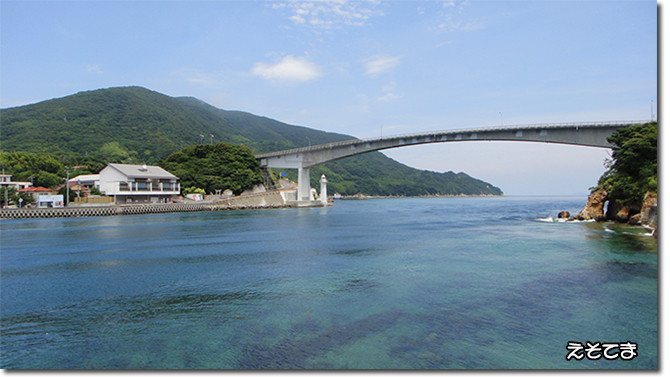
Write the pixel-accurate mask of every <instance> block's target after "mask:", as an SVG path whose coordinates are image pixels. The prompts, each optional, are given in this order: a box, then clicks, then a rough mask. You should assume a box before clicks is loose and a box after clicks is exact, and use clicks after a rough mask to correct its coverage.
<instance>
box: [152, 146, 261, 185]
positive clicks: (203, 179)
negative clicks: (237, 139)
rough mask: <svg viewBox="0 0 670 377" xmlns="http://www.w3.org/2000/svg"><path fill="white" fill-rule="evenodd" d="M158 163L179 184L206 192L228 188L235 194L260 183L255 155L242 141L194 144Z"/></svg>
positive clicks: (259, 172)
mask: <svg viewBox="0 0 670 377" xmlns="http://www.w3.org/2000/svg"><path fill="white" fill-rule="evenodd" d="M160 165H161V166H162V167H163V168H164V169H165V170H167V171H169V172H171V173H172V174H174V175H176V176H177V177H179V181H180V182H181V186H182V187H185V188H188V187H197V188H202V189H204V190H205V192H207V193H216V191H217V190H226V189H230V190H232V191H233V193H235V194H236V195H239V194H241V193H242V192H243V191H244V190H246V189H250V188H252V187H253V186H254V185H256V184H260V183H263V177H262V176H261V171H260V168H259V167H258V162H257V161H256V158H255V157H254V155H253V153H251V150H250V149H249V148H247V147H245V146H243V145H231V144H226V143H219V144H216V145H196V146H194V147H189V148H186V149H183V150H181V151H179V152H175V153H173V154H171V155H170V156H168V157H167V158H166V159H165V160H163V161H161V163H160Z"/></svg>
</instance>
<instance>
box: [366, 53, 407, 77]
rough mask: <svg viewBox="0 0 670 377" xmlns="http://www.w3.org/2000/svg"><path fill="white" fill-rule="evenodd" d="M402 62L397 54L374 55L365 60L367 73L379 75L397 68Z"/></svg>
mask: <svg viewBox="0 0 670 377" xmlns="http://www.w3.org/2000/svg"><path fill="white" fill-rule="evenodd" d="M399 63H400V58H399V57H397V56H374V57H371V58H369V59H367V60H366V61H365V74H366V75H368V76H370V77H377V76H379V75H381V74H383V73H385V72H388V71H390V70H392V69H393V68H395V67H396V66H397V65H398V64H399Z"/></svg>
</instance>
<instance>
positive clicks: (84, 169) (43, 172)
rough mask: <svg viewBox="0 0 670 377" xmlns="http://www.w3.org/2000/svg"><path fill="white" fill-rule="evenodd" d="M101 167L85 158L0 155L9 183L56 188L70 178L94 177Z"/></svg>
mask: <svg viewBox="0 0 670 377" xmlns="http://www.w3.org/2000/svg"><path fill="white" fill-rule="evenodd" d="M104 167H105V164H104V163H102V162H100V161H97V160H95V159H92V158H88V157H85V156H75V155H72V154H69V155H66V154H48V153H30V152H0V168H1V169H3V170H4V171H5V173H6V174H11V175H12V180H13V181H23V182H32V183H33V186H41V187H47V188H56V187H58V186H61V185H63V184H65V177H67V170H69V171H70V178H74V177H76V176H78V175H82V174H97V173H98V172H99V171H100V170H102V168H104Z"/></svg>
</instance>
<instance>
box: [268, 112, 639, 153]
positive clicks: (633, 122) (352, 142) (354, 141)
mask: <svg viewBox="0 0 670 377" xmlns="http://www.w3.org/2000/svg"><path fill="white" fill-rule="evenodd" d="M649 122H650V121H648V120H631V121H609V122H571V123H570V122H569V123H536V124H521V125H510V126H495V127H479V128H477V127H475V128H460V129H450V130H438V131H426V132H418V133H408V134H398V135H390V136H381V137H372V138H366V139H350V140H344V141H336V142H333V143H326V144H319V145H312V146H308V147H300V148H293V149H287V150H283V151H276V152H268V153H262V154H259V155H257V156H256V158H268V157H276V156H284V155H289V154H293V153H296V154H297V153H304V152H311V151H320V150H323V149H329V148H337V147H344V146H349V145H356V144H361V143H370V142H377V141H384V140H395V139H407V138H414V137H426V136H432V135H445V134H461V133H473V132H493V131H521V130H528V129H559V128H575V127H577V128H580V127H588V128H605V127H626V126H632V125H637V124H645V123H649Z"/></svg>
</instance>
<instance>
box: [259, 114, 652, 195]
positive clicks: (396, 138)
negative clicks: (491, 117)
mask: <svg viewBox="0 0 670 377" xmlns="http://www.w3.org/2000/svg"><path fill="white" fill-rule="evenodd" d="M648 122H649V121H616V122H589V123H551V124H529V125H517V126H505V127H483V128H467V129H457V130H444V131H430V132H421V133H413V134H405V135H392V136H383V137H377V138H370V139H352V140H345V141H338V142H334V143H327V144H320V145H313V146H309V147H303V148H295V149H289V150H284V151H278V152H271V153H263V154H259V155H256V159H257V160H258V162H259V163H260V166H261V167H263V168H285V169H298V200H308V197H309V191H310V187H309V168H310V167H312V166H315V165H318V164H322V163H324V162H329V161H334V160H338V159H341V158H345V157H349V156H353V155H357V154H361V153H367V152H373V151H378V150H382V149H390V148H399V147H405V146H409V145H417V144H426V143H446V142H453V141H486V140H496V141H530V142H540V143H558V144H571V145H583V146H588V147H598V148H611V147H612V145H611V144H609V143H608V142H607V138H608V137H609V136H611V135H612V134H613V133H614V131H615V130H617V129H618V128H623V127H628V126H632V125H637V124H644V123H648Z"/></svg>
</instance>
